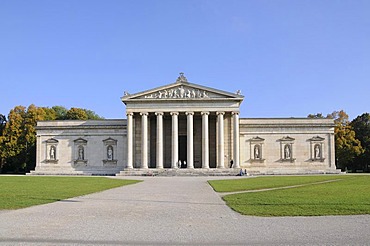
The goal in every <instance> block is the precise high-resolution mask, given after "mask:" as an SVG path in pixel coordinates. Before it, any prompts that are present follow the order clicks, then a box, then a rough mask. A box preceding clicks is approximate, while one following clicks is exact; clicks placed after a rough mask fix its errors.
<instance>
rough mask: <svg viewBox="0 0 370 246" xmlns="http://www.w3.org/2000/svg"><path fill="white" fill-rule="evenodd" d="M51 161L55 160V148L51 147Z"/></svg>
mask: <svg viewBox="0 0 370 246" xmlns="http://www.w3.org/2000/svg"><path fill="white" fill-rule="evenodd" d="M49 157H50V160H55V159H56V157H55V146H51V147H50V154H49Z"/></svg>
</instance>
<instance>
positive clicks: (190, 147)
mask: <svg viewBox="0 0 370 246" xmlns="http://www.w3.org/2000/svg"><path fill="white" fill-rule="evenodd" d="M185 114H186V116H187V135H188V153H187V160H188V162H187V168H194V144H193V141H194V140H193V115H194V112H186V113H185Z"/></svg>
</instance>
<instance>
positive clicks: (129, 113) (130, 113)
mask: <svg viewBox="0 0 370 246" xmlns="http://www.w3.org/2000/svg"><path fill="white" fill-rule="evenodd" d="M133 115H134V113H133V112H127V113H126V116H133Z"/></svg>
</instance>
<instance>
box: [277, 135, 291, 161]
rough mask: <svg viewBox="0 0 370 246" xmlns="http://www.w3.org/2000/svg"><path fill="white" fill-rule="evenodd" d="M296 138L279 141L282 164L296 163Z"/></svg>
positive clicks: (287, 137)
mask: <svg viewBox="0 0 370 246" xmlns="http://www.w3.org/2000/svg"><path fill="white" fill-rule="evenodd" d="M294 140H295V139H294V138H292V137H289V136H286V137H283V138H281V139H279V140H278V141H280V161H282V162H294V161H295V158H294V151H293V144H294Z"/></svg>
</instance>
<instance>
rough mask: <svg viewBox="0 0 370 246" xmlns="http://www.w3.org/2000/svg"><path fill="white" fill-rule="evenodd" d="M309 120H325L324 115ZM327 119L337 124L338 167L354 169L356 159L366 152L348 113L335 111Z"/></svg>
mask: <svg viewBox="0 0 370 246" xmlns="http://www.w3.org/2000/svg"><path fill="white" fill-rule="evenodd" d="M308 118H324V116H323V115H322V113H318V114H310V115H308ZM326 118H329V119H333V120H334V123H335V127H334V136H335V156H336V165H337V167H338V168H341V169H342V170H346V169H353V165H354V162H355V158H356V157H358V156H359V155H361V154H362V153H363V152H364V149H363V148H362V146H361V142H360V140H359V139H357V138H356V132H355V131H354V130H353V128H352V126H351V124H350V121H349V117H348V115H347V113H346V112H344V111H343V110H341V111H334V112H333V113H331V114H328V115H327V116H326Z"/></svg>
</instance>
